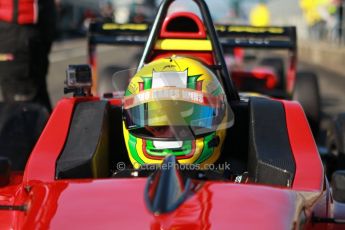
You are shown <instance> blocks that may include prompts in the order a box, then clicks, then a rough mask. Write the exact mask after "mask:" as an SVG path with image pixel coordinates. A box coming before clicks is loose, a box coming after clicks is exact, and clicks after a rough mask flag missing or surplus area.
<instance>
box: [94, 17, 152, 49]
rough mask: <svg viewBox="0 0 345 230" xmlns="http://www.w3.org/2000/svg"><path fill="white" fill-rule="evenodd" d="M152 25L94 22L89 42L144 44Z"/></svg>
mask: <svg viewBox="0 0 345 230" xmlns="http://www.w3.org/2000/svg"><path fill="white" fill-rule="evenodd" d="M150 29H151V26H150V25H149V24H116V23H103V22H92V23H91V24H90V27H89V34H88V42H89V44H91V45H97V44H107V45H139V46H144V45H145V43H146V41H147V38H148V35H149V33H150Z"/></svg>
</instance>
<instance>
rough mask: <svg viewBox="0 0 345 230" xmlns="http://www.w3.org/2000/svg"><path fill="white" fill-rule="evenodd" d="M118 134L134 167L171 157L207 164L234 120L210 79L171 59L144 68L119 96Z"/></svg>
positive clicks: (191, 64)
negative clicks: (121, 106) (121, 102)
mask: <svg viewBox="0 0 345 230" xmlns="http://www.w3.org/2000/svg"><path fill="white" fill-rule="evenodd" d="M123 111H124V116H123V130H124V137H125V142H126V147H127V151H128V154H129V158H130V160H131V162H132V164H133V166H134V168H139V167H140V165H142V164H160V163H161V162H162V160H163V159H164V158H165V156H166V155H168V154H171V155H175V156H176V159H177V160H178V161H179V163H180V164H199V165H200V167H203V166H204V165H205V164H212V163H214V162H215V161H217V159H218V158H219V156H220V152H221V149H222V145H223V142H224V139H225V135H226V128H228V127H230V126H231V125H232V124H233V121H234V117H233V112H232V110H231V108H230V106H229V105H228V103H227V100H226V97H225V93H224V91H223V88H222V86H221V84H220V82H219V81H218V80H217V77H216V75H215V74H214V73H213V72H212V71H211V70H210V69H208V68H207V67H205V66H204V65H203V64H202V63H200V62H198V61H197V60H194V59H191V58H186V57H176V56H173V57H171V58H166V59H159V60H157V61H153V62H151V63H150V64H148V65H145V66H144V67H143V68H142V69H141V70H140V71H138V72H137V73H136V74H135V75H134V77H133V78H132V79H131V81H130V83H129V85H128V88H127V90H126V92H125V97H124V109H123Z"/></svg>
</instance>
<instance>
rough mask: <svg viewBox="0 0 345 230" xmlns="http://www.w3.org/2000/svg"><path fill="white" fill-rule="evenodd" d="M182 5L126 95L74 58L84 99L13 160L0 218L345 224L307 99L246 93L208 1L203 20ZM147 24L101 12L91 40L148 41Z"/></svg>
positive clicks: (5, 162) (59, 113)
mask: <svg viewBox="0 0 345 230" xmlns="http://www.w3.org/2000/svg"><path fill="white" fill-rule="evenodd" d="M172 2H174V0H165V1H163V2H162V4H161V5H160V8H159V10H158V12H157V17H156V20H155V22H154V24H153V26H152V28H151V32H150V34H149V36H148V39H147V41H146V43H145V49H144V52H143V55H142V57H141V60H140V62H139V66H138V70H137V71H136V72H135V73H134V76H129V75H126V74H124V75H123V74H115V75H114V77H113V81H114V84H115V86H117V88H116V90H117V92H115V93H111V94H107V95H105V96H106V97H104V98H100V97H97V96H92V95H91V86H92V76H91V75H92V74H91V73H92V71H91V69H90V67H89V66H87V65H74V66H69V68H68V70H67V79H66V89H65V92H66V93H73V97H70V98H64V99H62V100H60V102H59V103H58V105H57V106H56V108H55V109H54V111H53V113H52V115H51V117H50V119H49V121H48V123H47V125H46V127H45V129H44V131H43V133H42V135H41V136H40V138H39V140H38V142H37V144H36V146H35V148H34V150H33V151H32V153H31V155H30V158H29V160H28V162H27V164H26V167H25V170H24V171H23V172H17V171H11V169H10V163H9V160H10V159H6V158H0V173H1V174H0V175H1V176H0V185H1V187H0V220H1V221H0V229H71V228H73V229H95V228H99V229H114V228H117V229H138V228H151V229H176V228H178V229H211V228H212V229H228V228H234V229H344V227H345V225H344V223H345V222H344V220H345V204H344V202H345V197H344V194H345V190H344V184H345V173H344V172H343V171H338V172H336V173H335V174H334V176H333V179H332V184H330V183H329V182H328V179H327V178H326V177H325V175H324V170H323V164H322V161H321V159H320V156H319V153H318V150H317V147H316V145H315V141H314V139H313V136H312V132H311V130H310V128H309V125H308V121H307V119H306V117H305V114H304V112H303V109H302V107H301V105H300V104H298V103H297V102H293V101H286V100H276V99H270V98H266V97H261V96H260V97H255V96H248V95H239V94H238V92H237V91H236V88H235V87H234V84H233V82H232V79H231V77H230V76H229V72H228V71H227V67H226V63H225V60H224V56H223V52H222V49H221V44H220V42H219V40H218V35H217V33H216V30H215V28H214V26H213V23H212V20H211V17H210V13H209V10H208V8H207V5H206V4H205V2H204V1H203V0H197V1H195V3H196V5H197V6H198V7H199V8H200V11H201V15H202V20H201V18H199V17H198V16H196V15H193V14H190V13H184V12H177V13H174V14H171V15H169V16H167V15H166V14H167V11H168V8H169V6H170V5H171V3H172ZM138 29H139V30H140V29H145V30H146V28H144V27H140V26H139V27H138V25H136V26H135V25H133V24H131V25H128V24H127V25H118V24H103V23H95V24H93V25H92V27H91V31H92V32H93V34H92V36H91V37H90V40H91V43H93V44H96V43H107V44H115V43H116V44H118V43H125V44H131V43H132V44H142V43H143V41H142V40H141V39H140V38H139V37H140V35H134V36H132V35H133V34H135V33H136V32H138ZM109 35H111V36H109ZM123 73H124V72H123ZM121 76H125V78H123V77H121ZM122 81H126V82H127V83H128V84H127V85H125V84H122ZM124 85H125V86H124ZM121 92H122V93H121ZM133 218H134V219H133Z"/></svg>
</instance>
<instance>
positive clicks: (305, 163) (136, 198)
mask: <svg viewBox="0 0 345 230" xmlns="http://www.w3.org/2000/svg"><path fill="white" fill-rule="evenodd" d="M89 100H99V99H98V98H92V97H91V98H71V99H63V100H61V101H60V103H59V104H58V105H57V107H56V108H55V110H54V112H53V114H52V116H51V118H50V120H49V122H48V124H47V126H46V128H45V129H44V131H43V133H42V135H41V137H40V139H39V141H38V143H37V145H36V147H35V148H34V151H33V152H32V154H31V156H30V159H29V161H28V163H27V166H26V168H25V171H24V176H23V179H22V180H21V175H20V174H13V178H12V183H11V185H10V186H8V187H4V188H1V189H0V205H17V206H18V205H19V206H20V205H25V206H26V211H11V210H2V211H0V219H1V220H2V221H1V222H0V229H8V228H14V229H31V228H35V229H36V228H39V229H42V228H43V229H45V228H50V229H65V228H67V229H69V228H71V226H73V228H74V229H75V228H80V229H94V228H95V227H97V228H100V229H114V228H120V229H128V228H130V229H137V228H139V227H140V228H142V227H145V228H151V229H172V228H188V229H209V228H213V229H224V228H228V227H229V226H231V227H233V228H235V229H253V228H255V229H291V227H293V225H294V224H295V223H297V222H298V221H299V218H300V215H302V214H303V215H306V217H307V220H308V221H310V218H311V213H312V212H314V211H315V210H316V211H317V212H318V214H319V215H320V214H322V215H323V216H322V217H331V216H332V215H333V214H334V213H332V209H331V207H333V205H334V204H333V203H332V200H331V199H330V195H329V190H328V185H327V184H324V181H325V178H324V176H323V168H322V163H321V160H320V157H319V155H318V152H317V148H316V145H315V142H314V140H313V138H312V134H311V132H310V129H309V126H308V123H307V121H306V118H305V115H304V113H303V110H302V109H301V107H300V105H299V104H297V103H295V102H289V101H281V103H283V105H284V108H285V110H286V120H287V130H288V134H289V139H290V144H291V149H292V150H293V154H294V158H295V161H296V175H295V178H294V181H293V184H292V188H277V187H271V186H263V185H249V184H234V183H226V182H211V181H209V182H206V184H204V186H202V188H201V189H200V190H198V191H197V192H196V194H195V195H194V196H192V197H191V198H189V199H188V200H187V201H186V202H185V203H184V204H183V205H181V206H180V207H179V208H178V209H177V210H176V211H174V212H172V213H169V214H164V215H158V216H157V215H154V214H152V213H150V212H149V211H148V210H147V208H146V207H145V202H144V199H143V193H144V187H145V183H146V178H139V179H90V180H86V179H80V180H56V179H55V164H56V160H57V159H58V157H59V154H60V152H61V149H62V148H63V146H64V143H65V141H66V137H67V134H68V130H69V124H70V122H71V117H72V113H73V108H74V106H75V105H76V103H82V102H83V101H89ZM109 103H112V104H118V101H115V102H112V101H110V102H109ZM302 134H303V135H302ZM301 198H303V199H301ZM301 210H304V211H301ZM308 221H307V223H306V227H308V223H309V222H308ZM322 226H323V225H310V228H313V229H314V228H315V227H317V228H319V229H323V228H322ZM331 226H332V225H328V227H331ZM334 226H336V225H334Z"/></svg>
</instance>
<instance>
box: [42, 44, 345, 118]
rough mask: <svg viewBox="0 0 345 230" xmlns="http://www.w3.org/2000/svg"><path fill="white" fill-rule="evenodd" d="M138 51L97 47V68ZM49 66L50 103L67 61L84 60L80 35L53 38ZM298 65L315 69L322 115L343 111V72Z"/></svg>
mask: <svg viewBox="0 0 345 230" xmlns="http://www.w3.org/2000/svg"><path fill="white" fill-rule="evenodd" d="M137 52H138V48H135V47H110V46H101V47H99V48H98V65H99V70H101V69H102V68H104V67H105V66H108V65H115V66H117V67H118V69H119V70H123V69H127V68H130V67H133V65H135V63H134V61H133V60H134V58H135V54H136V53H137ZM50 61H51V65H50V70H49V75H48V91H49V93H50V96H51V101H52V103H53V105H56V103H57V101H58V100H59V99H60V98H61V97H63V87H64V84H63V82H64V80H65V79H66V76H65V70H66V68H67V66H68V65H69V64H83V63H87V55H86V41H85V40H83V39H79V40H71V41H63V42H56V43H55V44H54V47H53V50H52V53H51V55H50ZM299 69H308V70H312V71H314V72H316V73H317V75H318V78H319V84H320V90H321V97H322V111H323V113H324V114H325V115H326V117H332V116H334V115H336V114H338V113H340V112H345V73H344V74H343V75H339V74H335V73H332V72H330V71H327V70H325V69H324V68H322V67H318V66H313V65H309V64H306V63H299Z"/></svg>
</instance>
